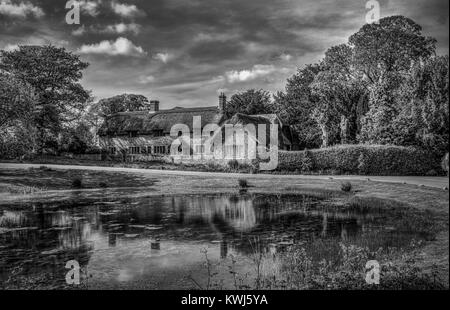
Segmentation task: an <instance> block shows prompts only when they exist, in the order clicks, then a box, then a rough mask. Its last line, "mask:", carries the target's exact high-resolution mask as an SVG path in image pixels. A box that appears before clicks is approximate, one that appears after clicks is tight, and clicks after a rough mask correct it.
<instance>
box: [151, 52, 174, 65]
mask: <svg viewBox="0 0 450 310" xmlns="http://www.w3.org/2000/svg"><path fill="white" fill-rule="evenodd" d="M153 58H155V59H157V60H160V61H162V62H163V63H167V62H168V61H169V60H170V59H171V58H172V55H170V54H169V53H157V54H156V55H155V56H153Z"/></svg>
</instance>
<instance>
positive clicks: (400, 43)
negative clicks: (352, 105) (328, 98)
mask: <svg viewBox="0 0 450 310" xmlns="http://www.w3.org/2000/svg"><path fill="white" fill-rule="evenodd" d="M349 44H350V46H351V48H352V49H353V60H352V61H353V64H354V67H355V69H356V70H358V71H359V72H360V73H361V74H363V75H364V77H365V78H366V79H367V81H368V82H369V83H370V84H372V85H373V84H376V83H378V82H381V81H382V80H383V79H384V78H385V77H387V76H386V75H387V74H389V73H392V72H395V73H405V72H407V71H408V70H409V68H410V67H411V64H413V63H415V62H418V61H420V60H424V59H427V58H429V57H431V56H432V55H433V54H434V53H435V44H436V40H435V39H433V38H430V37H425V36H423V35H422V27H421V26H419V25H418V24H416V23H415V22H414V21H413V20H411V19H409V18H406V17H404V16H389V17H385V18H382V19H380V21H379V23H373V24H366V25H364V26H363V27H362V28H361V29H360V30H359V31H358V32H356V33H355V34H353V35H352V36H350V38H349ZM387 78H389V77H387Z"/></svg>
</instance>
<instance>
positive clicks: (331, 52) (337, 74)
mask: <svg viewBox="0 0 450 310" xmlns="http://www.w3.org/2000/svg"><path fill="white" fill-rule="evenodd" d="M352 61H353V50H352V48H351V47H350V46H348V45H346V44H341V45H338V46H333V47H331V48H330V49H328V50H327V52H326V53H325V58H324V59H323V61H322V63H321V66H322V71H321V72H320V73H319V74H318V75H317V76H316V77H315V80H314V83H313V87H312V88H313V91H314V93H315V94H316V95H317V96H318V97H319V98H320V99H321V102H322V104H325V108H323V109H322V110H323V111H324V112H326V111H328V113H330V114H333V113H336V114H337V115H336V117H338V118H340V124H339V125H340V142H341V143H342V144H348V143H355V142H356V137H357V134H358V132H359V129H360V128H359V127H360V126H358V123H359V119H360V118H361V117H362V116H363V115H364V114H365V112H367V99H368V90H367V83H365V82H364V81H363V80H362V79H361V77H360V76H359V73H358V71H356V70H355V69H354V65H353V63H352ZM321 119H323V117H322V118H318V120H321ZM325 144H326V143H325Z"/></svg>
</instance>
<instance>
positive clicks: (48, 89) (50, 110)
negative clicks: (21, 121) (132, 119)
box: [0, 45, 90, 150]
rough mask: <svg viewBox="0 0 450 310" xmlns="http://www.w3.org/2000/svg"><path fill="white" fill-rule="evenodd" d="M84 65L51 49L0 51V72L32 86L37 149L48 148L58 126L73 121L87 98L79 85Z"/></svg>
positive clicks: (52, 142)
mask: <svg viewBox="0 0 450 310" xmlns="http://www.w3.org/2000/svg"><path fill="white" fill-rule="evenodd" d="M87 67H88V63H86V62H83V61H81V60H80V58H79V56H77V55H75V54H73V53H71V52H68V51H66V50H65V49H64V48H58V47H55V46H51V45H49V46H19V49H17V50H14V51H1V52H0V70H2V71H3V72H6V73H8V74H10V75H12V76H14V77H15V78H17V79H18V80H21V81H23V82H24V83H27V84H29V85H31V87H33V89H34V91H35V93H36V104H35V111H34V124H35V126H36V128H37V130H38V135H39V140H40V141H39V145H40V148H41V150H42V149H43V148H44V147H45V145H52V144H54V142H55V141H56V138H57V135H58V133H59V132H60V130H61V128H62V124H63V123H65V122H69V121H71V120H74V119H76V118H77V116H78V113H79V111H80V110H82V109H83V107H84V106H85V104H86V103H87V102H88V100H89V98H90V95H89V92H88V91H86V90H85V89H84V88H83V86H81V84H80V83H79V81H80V80H81V78H82V71H83V70H84V69H86V68H87Z"/></svg>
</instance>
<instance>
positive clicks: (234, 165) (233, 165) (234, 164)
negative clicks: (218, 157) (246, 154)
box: [228, 159, 239, 170]
mask: <svg viewBox="0 0 450 310" xmlns="http://www.w3.org/2000/svg"><path fill="white" fill-rule="evenodd" d="M228 167H230V168H231V169H234V170H237V169H239V162H238V161H237V160H236V159H232V160H230V161H228Z"/></svg>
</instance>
